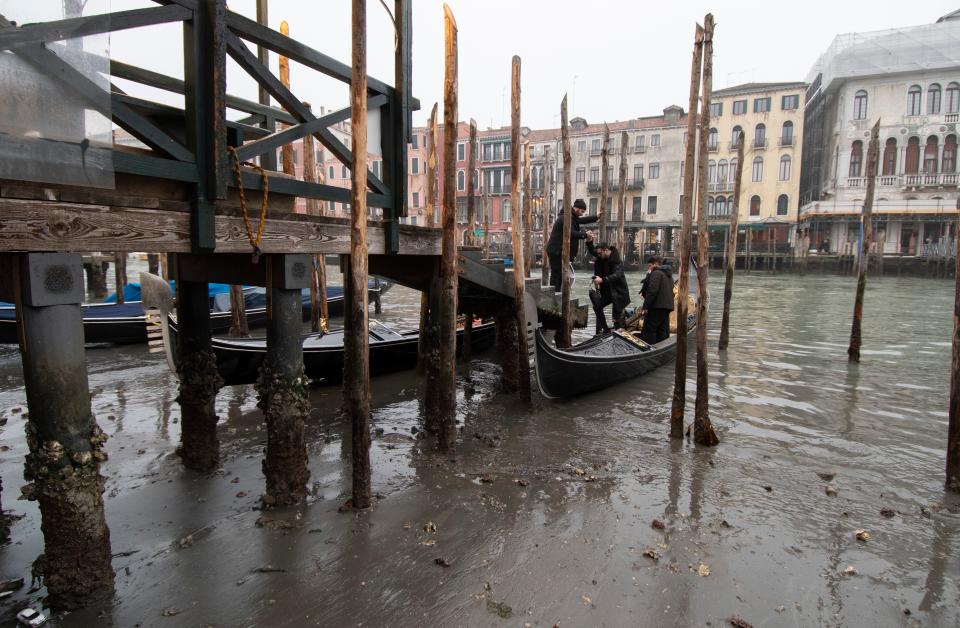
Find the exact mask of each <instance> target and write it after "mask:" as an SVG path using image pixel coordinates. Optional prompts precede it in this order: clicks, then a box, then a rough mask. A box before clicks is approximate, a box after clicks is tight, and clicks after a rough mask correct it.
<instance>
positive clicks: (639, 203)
mask: <svg viewBox="0 0 960 628" xmlns="http://www.w3.org/2000/svg"><path fill="white" fill-rule="evenodd" d="M641 213H643V197H642V196H634V197H633V218H634V219H635V218H636V217H637V216H639V215H640V214H641Z"/></svg>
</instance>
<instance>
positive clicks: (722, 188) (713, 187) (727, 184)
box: [707, 181, 733, 192]
mask: <svg viewBox="0 0 960 628" xmlns="http://www.w3.org/2000/svg"><path fill="white" fill-rule="evenodd" d="M707 191H708V192H732V191H733V182H732V181H712V182H710V183H707Z"/></svg>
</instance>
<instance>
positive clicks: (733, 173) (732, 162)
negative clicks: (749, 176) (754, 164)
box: [730, 157, 740, 183]
mask: <svg viewBox="0 0 960 628" xmlns="http://www.w3.org/2000/svg"><path fill="white" fill-rule="evenodd" d="M738 163H740V162H738V161H737V158H736V157H734V158H733V159H731V160H730V182H731V183H735V181H734V179H735V178H736V176H737V164H738Z"/></svg>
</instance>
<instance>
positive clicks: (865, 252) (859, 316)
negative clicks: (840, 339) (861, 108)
mask: <svg viewBox="0 0 960 628" xmlns="http://www.w3.org/2000/svg"><path fill="white" fill-rule="evenodd" d="M879 137H880V120H879V119H878V120H877V122H876V123H875V124H874V125H873V130H872V131H871V132H870V146H869V148H868V149H867V193H866V195H865V196H864V199H863V213H862V215H861V217H860V220H861V224H862V225H863V238H862V239H861V241H860V256H859V259H858V260H857V261H858V262H859V269H858V274H857V296H856V298H855V299H854V302H853V325H852V326H851V328H850V347H849V348H848V349H847V356H848V357H849V359H850V362H859V361H860V345H861V343H862V338H861V329H862V325H863V293H864V292H865V291H866V289H867V266H868V265H869V263H870V242H871V241H872V240H873V195H874V190H875V189H876V183H877V153H879V152H880V139H879Z"/></svg>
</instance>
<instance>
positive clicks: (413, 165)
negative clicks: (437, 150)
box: [410, 157, 420, 174]
mask: <svg viewBox="0 0 960 628" xmlns="http://www.w3.org/2000/svg"><path fill="white" fill-rule="evenodd" d="M410 174H420V159H418V158H417V157H414V158H413V159H412V160H410Z"/></svg>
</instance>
